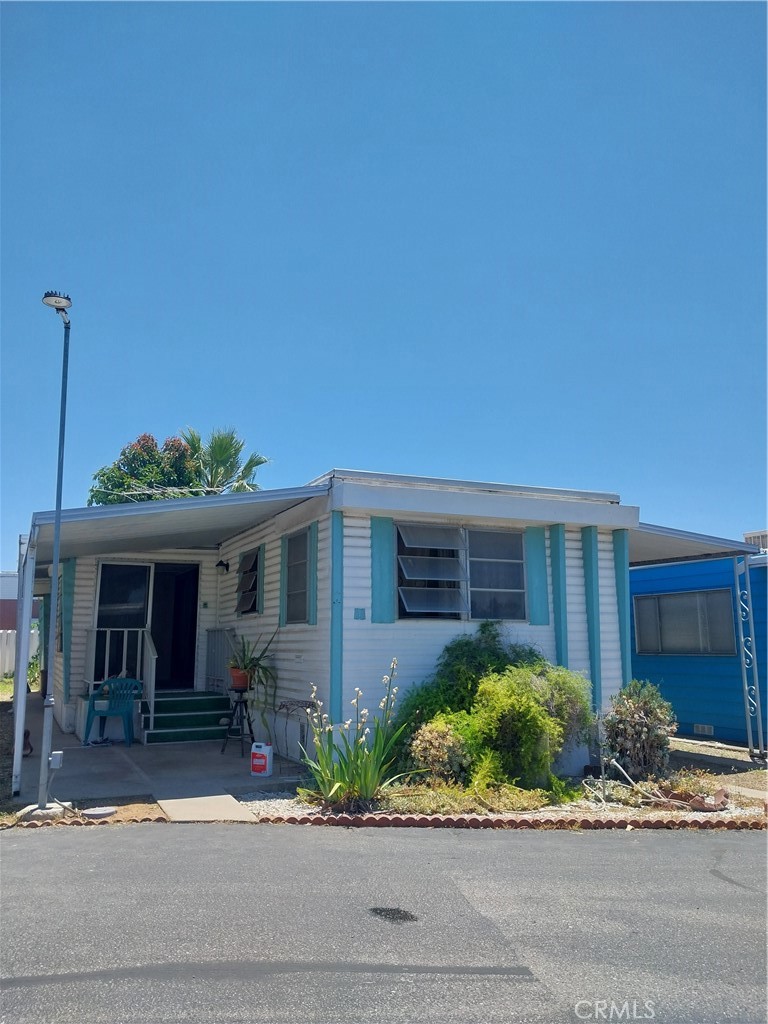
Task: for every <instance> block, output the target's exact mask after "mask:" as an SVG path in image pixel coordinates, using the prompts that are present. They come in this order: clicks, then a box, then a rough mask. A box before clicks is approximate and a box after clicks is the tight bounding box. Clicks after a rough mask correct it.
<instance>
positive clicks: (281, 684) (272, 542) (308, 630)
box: [218, 506, 331, 756]
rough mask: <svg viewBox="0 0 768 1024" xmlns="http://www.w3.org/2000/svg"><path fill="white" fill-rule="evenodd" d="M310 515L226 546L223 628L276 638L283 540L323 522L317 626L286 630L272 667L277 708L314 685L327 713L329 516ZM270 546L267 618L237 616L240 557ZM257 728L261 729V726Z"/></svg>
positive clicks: (293, 735)
mask: <svg viewBox="0 0 768 1024" xmlns="http://www.w3.org/2000/svg"><path fill="white" fill-rule="evenodd" d="M314 512H315V514H314V515H312V516H311V517H308V516H307V511H306V506H299V508H298V509H292V510H291V511H290V512H287V513H285V514H283V515H281V516H278V517H277V518H276V519H274V520H271V521H270V522H268V523H266V524H264V525H262V526H259V527H257V528H255V529H253V530H248V531H246V532H245V533H242V534H239V535H238V536H237V537H235V538H233V539H231V540H229V541H227V542H226V543H225V544H223V545H222V546H221V553H220V557H221V558H222V559H223V560H224V561H228V562H229V566H230V568H229V572H228V573H225V574H223V575H222V576H220V577H219V594H218V604H219V625H220V626H221V627H222V628H229V629H234V630H235V632H236V633H237V635H238V636H245V637H247V638H248V639H249V640H253V641H257V640H258V639H259V637H261V640H262V642H264V643H266V641H267V640H268V639H269V638H270V636H272V634H273V632H274V631H275V629H276V628H277V625H278V622H279V620H280V550H281V538H282V537H283V536H286V535H288V534H291V533H295V532H296V531H298V530H301V529H303V528H305V527H307V526H309V524H310V523H311V522H313V521H315V520H316V521H317V523H318V536H317V624H316V625H314V626H310V625H305V624H299V623H292V624H289V625H286V626H282V627H281V628H280V630H279V632H278V634H277V637H276V638H275V641H274V643H273V645H272V650H273V651H274V655H273V659H272V664H273V667H274V668H275V670H276V672H277V703H278V704H280V702H281V701H283V700H308V699H309V697H310V694H311V686H312V684H313V683H314V684H315V685H316V686H317V689H318V698H319V699H320V700H322V701H323V703H324V704H325V706H326V708H327V705H328V699H329V690H330V610H331V579H330V566H331V559H330V542H331V535H330V523H331V519H330V516H329V515H328V514H324V515H322V516H318V515H317V514H316V513H317V509H314ZM261 544H264V545H265V566H264V610H263V613H262V614H249V615H237V614H236V613H235V608H236V607H237V568H238V564H239V560H240V556H241V555H242V554H244V553H245V552H247V551H252V550H253V549H254V548H257V547H259V545H261ZM298 721H299V719H298V718H296V717H294V718H293V720H292V723H291V724H290V729H289V738H288V749H287V752H288V753H289V754H291V755H292V756H295V755H296V754H297V752H298V751H297V747H296V742H297V739H298V729H297V723H298ZM256 727H257V728H258V724H257V725H256ZM284 734H285V721H284V720H282V719H281V720H280V721H279V722H278V723H277V726H276V737H275V739H276V741H277V743H278V746H279V747H280V749H281V750H282V749H283V746H284V745H285V744H284Z"/></svg>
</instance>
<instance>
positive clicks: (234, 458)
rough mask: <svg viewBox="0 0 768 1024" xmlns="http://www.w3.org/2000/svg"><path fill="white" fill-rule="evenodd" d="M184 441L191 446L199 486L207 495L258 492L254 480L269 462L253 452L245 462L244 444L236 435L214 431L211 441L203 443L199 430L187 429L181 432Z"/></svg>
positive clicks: (232, 432)
mask: <svg viewBox="0 0 768 1024" xmlns="http://www.w3.org/2000/svg"><path fill="white" fill-rule="evenodd" d="M181 437H182V439H183V440H184V441H186V443H187V444H188V445H189V448H190V452H191V453H192V460H193V462H194V464H195V466H196V468H197V473H198V483H199V485H200V487H201V488H202V489H203V490H204V491H205V493H206V494H222V493H223V492H224V491H258V490H259V485H258V484H257V483H256V481H255V480H254V476H255V475H256V470H257V469H258V468H259V466H263V465H264V463H265V462H268V461H269V460H268V459H267V458H266V457H265V456H264V455H259V454H258V453H257V452H254V453H253V454H252V455H249V456H248V458H247V459H246V460H245V462H243V449H244V448H245V441H241V440H240V438H239V437H238V436H237V432H236V431H234V430H231V429H230V428H225V429H223V430H212V431H211V434H210V437H209V438H208V440H207V441H206V442H203V439H202V438H201V436H200V434H199V433H198V432H197V431H196V430H194V429H193V428H192V427H187V429H186V430H182V431H181Z"/></svg>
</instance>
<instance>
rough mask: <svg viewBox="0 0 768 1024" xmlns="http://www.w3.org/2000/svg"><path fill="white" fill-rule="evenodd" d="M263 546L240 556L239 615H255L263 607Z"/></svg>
mask: <svg viewBox="0 0 768 1024" xmlns="http://www.w3.org/2000/svg"><path fill="white" fill-rule="evenodd" d="M263 561H264V552H263V548H256V550H255V551H247V552H246V553H245V554H244V555H241V556H240V564H239V566H238V569H237V606H236V608H235V611H236V612H237V613H238V615H253V614H255V613H257V612H261V611H263V609H262V593H263V588H262V580H263V572H264V570H263V565H262V563H263Z"/></svg>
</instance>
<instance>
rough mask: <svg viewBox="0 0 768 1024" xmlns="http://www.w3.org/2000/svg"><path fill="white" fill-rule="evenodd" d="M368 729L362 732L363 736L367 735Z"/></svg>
mask: <svg viewBox="0 0 768 1024" xmlns="http://www.w3.org/2000/svg"><path fill="white" fill-rule="evenodd" d="M370 731H371V730H370V729H366V730H365V731H364V732H363V736H367V735H368V733H369V732H370Z"/></svg>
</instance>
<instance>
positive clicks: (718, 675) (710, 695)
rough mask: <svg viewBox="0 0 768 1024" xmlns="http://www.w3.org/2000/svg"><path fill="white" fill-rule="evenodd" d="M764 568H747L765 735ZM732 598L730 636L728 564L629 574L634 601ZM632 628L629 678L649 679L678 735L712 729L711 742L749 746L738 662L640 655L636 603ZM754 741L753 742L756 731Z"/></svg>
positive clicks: (645, 569)
mask: <svg viewBox="0 0 768 1024" xmlns="http://www.w3.org/2000/svg"><path fill="white" fill-rule="evenodd" d="M766 580H767V575H766V566H764V565H759V566H752V567H751V568H750V583H751V587H752V613H753V617H754V622H755V633H756V636H755V637H754V638H753V639H754V643H755V651H756V654H757V668H758V680H759V685H760V701H761V704H762V711H763V729H764V731H765V719H766V712H768V708H767V707H766V654H767V653H768V652H767V651H766V646H767V645H766V622H767V621H768V619H767V614H768V601H767V600H766ZM723 589H728V590H730V592H731V595H732V597H733V601H734V632H735V636H736V639H737V643H738V627H737V624H736V614H737V613H736V595H735V593H734V590H735V588H734V583H733V561H732V560H731V559H730V558H723V559H714V560H711V561H704V562H687V563H682V564H677V565H675V564H672V563H670V564H668V565H654V566H643V567H638V568H636V569H632V570H631V571H630V591H631V594H632V597H633V598H634V597H636V596H638V595H643V594H670V593H682V592H685V591H691V590H723ZM630 615H631V623H632V632H631V636H632V673H633V675H634V677H635V678H636V679H648V680H650V682H652V683H654V684H655V685H656V686H658V687H659V689H660V690H661V693H662V695H663V696H664V699H665V700H668V701H669V702H670V703H671V704H672V707H673V708H674V709H675V714H676V715H677V718H678V723H679V727H678V734H679V735H682V736H692V735H694V733H693V726H694V724H699V725H711V726H712V727H713V729H714V739H716V740H720V741H722V742H725V743H741V744H745V743H746V742H747V730H746V724H745V720H744V697H743V690H742V681H741V662H740V659H739V656H738V654H735V655H666V654H638V653H637V651H636V645H635V609H634V601H633V602H632V605H631V607H630ZM753 731H754V732H755V735H754V740H755V742H756V741H757V736H756V730H754V726H753Z"/></svg>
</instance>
